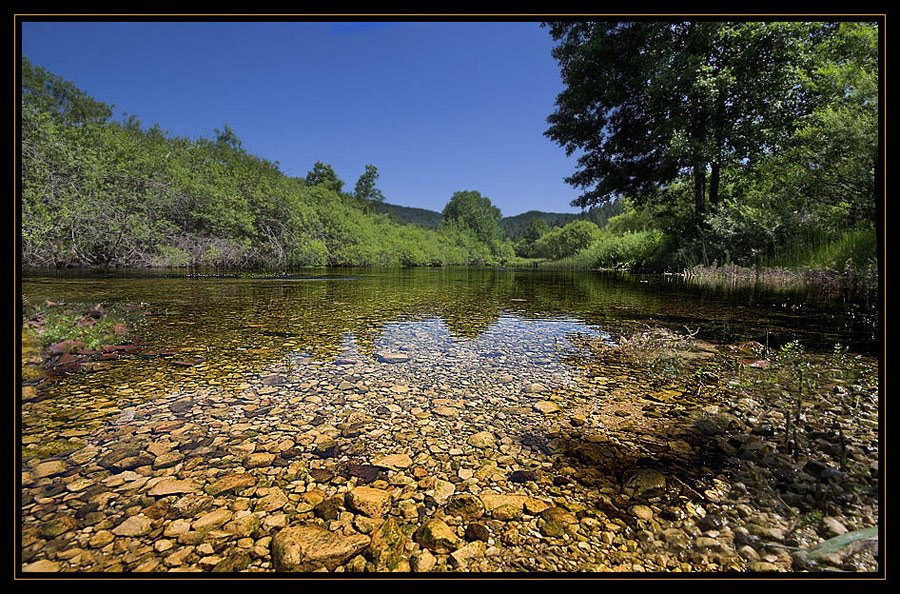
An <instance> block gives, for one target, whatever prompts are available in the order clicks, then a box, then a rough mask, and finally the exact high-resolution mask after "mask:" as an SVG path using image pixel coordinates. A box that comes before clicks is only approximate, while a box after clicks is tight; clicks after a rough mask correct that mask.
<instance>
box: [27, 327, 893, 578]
mask: <svg viewBox="0 0 900 594" xmlns="http://www.w3.org/2000/svg"><path fill="white" fill-rule="evenodd" d="M453 344H454V345H455V346H453V348H452V349H451V350H450V351H447V352H446V353H445V354H443V355H441V357H440V358H439V359H437V360H435V359H431V358H427V357H425V356H424V355H423V356H419V355H417V354H416V353H417V351H416V350H415V349H414V348H411V349H409V350H402V349H401V350H399V351H394V352H379V353H377V354H376V355H374V356H371V357H368V356H356V357H346V358H342V359H338V360H335V361H333V362H331V361H319V360H314V359H311V358H305V357H295V358H292V359H290V360H286V361H284V362H282V363H276V364H272V365H269V366H268V367H267V368H266V369H264V370H260V371H259V372H255V373H247V374H243V375H242V377H241V381H240V383H239V384H236V385H235V386H234V388H233V389H232V388H230V387H227V386H225V385H222V384H219V383H213V382H200V383H198V384H197V385H195V386H194V387H193V388H190V389H187V388H185V389H183V390H181V391H176V392H172V393H167V394H157V395H156V396H155V397H154V398H152V399H149V400H146V399H141V400H137V401H133V402H130V403H127V404H125V403H123V402H122V400H121V398H127V397H125V396H120V397H119V399H117V398H112V399H111V400H110V402H109V403H108V404H106V405H103V406H104V408H103V409H102V410H103V411H105V412H103V413H102V414H100V415H95V414H91V415H86V416H85V417H80V418H79V420H78V421H69V422H66V423H64V424H62V425H60V424H56V423H45V422H44V423H42V422H41V419H46V418H47V415H48V414H51V411H52V410H54V407H59V406H60V405H61V404H63V405H64V406H65V407H66V408H69V407H78V406H82V407H85V409H86V410H93V409H90V408H88V407H87V403H88V402H92V401H94V400H95V399H96V398H97V397H98V396H97V395H93V394H89V393H85V394H77V393H74V394H71V395H70V396H69V397H68V400H67V402H66V403H52V402H48V401H38V402H27V403H23V421H24V431H23V446H24V447H25V449H26V451H28V450H31V451H34V446H35V445H37V444H41V443H46V442H49V441H54V440H56V441H58V440H63V441H66V442H67V443H68V444H69V446H70V447H71V448H72V449H71V450H70V451H68V452H65V453H61V454H56V455H50V456H47V455H39V456H33V457H30V458H27V460H28V461H27V463H26V465H25V466H24V467H23V469H22V485H23V491H22V514H23V518H22V519H23V541H22V547H23V548H22V555H23V566H24V569H25V570H26V571H104V572H110V571H112V572H118V571H124V572H132V571H134V572H145V571H175V572H178V571H217V572H218V571H238V570H243V571H319V570H331V571H338V572H341V571H344V572H349V571H387V570H399V571H414V572H429V571H468V572H479V571H554V572H568V571H588V572H610V571H625V572H646V571H661V572H684V571H688V572H730V571H740V572H745V571H759V572H769V571H808V570H824V571H833V570H850V571H874V570H875V569H877V566H876V563H875V558H874V557H873V555H872V547H873V541H872V538H871V537H870V536H871V535H870V534H869V533H867V532H862V533H858V532H857V531H860V530H865V529H868V528H871V527H873V526H876V525H877V523H878V512H877V501H878V491H879V489H880V486H879V484H878V480H877V476H878V468H877V458H878V454H877V451H878V450H877V444H878V435H877V420H878V396H877V386H876V382H875V371H874V370H875V362H874V361H873V360H871V359H868V358H863V357H855V356H852V355H849V354H847V353H846V352H840V351H839V352H838V353H837V354H836V355H835V356H834V357H832V358H824V357H822V356H821V355H819V356H812V355H807V354H805V353H795V354H796V356H795V357H794V358H793V359H790V358H786V357H787V355H785V356H783V357H775V356H774V355H773V354H769V355H767V354H765V353H764V352H762V351H761V350H760V349H761V345H756V344H752V343H743V344H737V345H713V344H710V343H705V342H702V341H697V340H694V339H692V338H691V337H689V336H683V335H682V336H679V335H673V334H671V333H669V332H667V331H662V330H653V331H646V332H639V333H634V334H631V335H628V336H625V337H620V338H619V340H618V341H617V344H613V343H611V342H610V341H608V340H606V339H601V338H590V337H584V339H583V341H582V345H581V346H582V347H583V348H582V349H580V350H578V351H573V353H571V354H570V355H566V356H565V357H566V361H565V363H566V365H564V366H555V365H545V366H543V367H537V368H536V367H534V366H526V365H518V366H517V365H508V366H507V367H508V371H502V372H498V370H496V369H493V368H491V367H489V366H487V365H485V363H484V361H485V359H483V358H482V357H483V355H482V354H479V353H476V352H474V351H472V350H470V349H468V347H467V345H466V344H465V343H453ZM502 348H503V347H498V349H499V350H497V352H496V355H492V356H496V357H512V356H514V354H513V353H504V352H503V350H502ZM126 356H128V355H126ZM429 357H430V356H429ZM489 360H493V359H489ZM466 361H468V363H465V362H466ZM807 363H808V364H809V365H810V367H809V369H816V370H820V372H819V373H818V374H816V375H814V376H813V379H814V382H813V383H809V384H808V385H807V387H806V388H805V390H806V391H805V392H803V393H802V394H801V397H800V398H799V400H797V401H795V400H796V399H795V398H793V397H792V394H794V393H795V387H794V384H793V383H792V382H793V379H792V378H793V376H792V375H791V374H792V371H791V370H792V369H795V368H799V367H797V366H800V365H805V364H807ZM463 364H467V365H470V366H471V369H472V370H473V371H471V372H467V375H468V377H469V379H468V381H467V382H466V383H463V384H459V383H456V382H451V381H449V379H448V378H449V377H450V376H449V375H448V374H452V372H453V370H452V368H448V365H451V366H453V367H454V368H455V367H457V366H459V365H463ZM118 390H119V391H120V392H122V391H128V390H129V388H128V387H125V386H120V387H119V388H118ZM123 393H124V392H123ZM798 402H799V404H798ZM798 406H799V411H800V412H799V415H798V414H797V411H798ZM788 418H797V419H800V420H799V421H797V422H795V423H793V424H791V425H787V424H786V419H788ZM786 427H787V430H785V428H786ZM786 437H787V439H786ZM854 532H856V533H857V535H862V536H864V537H866V538H862V539H860V540H856V541H854V543H851V544H850V545H849V546H844V547H842V548H838V549H837V551H831V552H829V553H827V554H825V553H822V549H821V548H819V549H817V548H816V547H821V546H822V545H823V543H826V542H828V539H830V538H831V537H834V536H838V535H841V534H846V533H854ZM832 542H833V541H832ZM826 552H827V551H826Z"/></svg>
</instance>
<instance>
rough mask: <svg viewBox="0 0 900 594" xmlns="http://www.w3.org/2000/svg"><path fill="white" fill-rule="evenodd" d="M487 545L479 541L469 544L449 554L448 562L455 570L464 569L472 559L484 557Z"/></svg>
mask: <svg viewBox="0 0 900 594" xmlns="http://www.w3.org/2000/svg"><path fill="white" fill-rule="evenodd" d="M486 548H487V545H485V544H484V542H483V541H481V540H476V541H473V542H470V543H468V544H466V545H464V546H461V547H460V548H458V549H456V550H455V551H453V552H452V553H450V562H451V564H452V565H453V566H454V567H456V568H457V569H465V568H466V566H467V565H468V564H469V562H470V561H472V560H473V559H481V558H482V557H484V551H485V549H486Z"/></svg>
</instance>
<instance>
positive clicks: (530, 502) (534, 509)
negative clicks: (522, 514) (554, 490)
mask: <svg viewBox="0 0 900 594" xmlns="http://www.w3.org/2000/svg"><path fill="white" fill-rule="evenodd" d="M548 507H552V506H551V505H550V504H549V503H547V502H546V501H541V500H540V499H535V498H534V497H529V498H528V499H526V500H525V511H526V512H528V513H529V514H531V515H533V516H536V515H539V514H540V513H541V512H542V511H544V510H545V509H547V508H548Z"/></svg>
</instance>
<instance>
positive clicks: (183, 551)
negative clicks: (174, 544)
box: [163, 546, 194, 567]
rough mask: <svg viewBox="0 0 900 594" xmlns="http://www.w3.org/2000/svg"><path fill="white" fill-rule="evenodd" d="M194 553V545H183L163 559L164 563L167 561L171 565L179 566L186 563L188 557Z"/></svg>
mask: <svg viewBox="0 0 900 594" xmlns="http://www.w3.org/2000/svg"><path fill="white" fill-rule="evenodd" d="M193 553H194V547H193V546H187V547H183V548H180V549H178V550H177V551H175V552H174V553H172V554H170V555H169V556H168V557H166V558H165V559H163V563H165V564H166V565H168V566H169V567H179V566H181V565H184V564H185V562H186V561H187V559H188V557H190V556H191V555H192V554H193Z"/></svg>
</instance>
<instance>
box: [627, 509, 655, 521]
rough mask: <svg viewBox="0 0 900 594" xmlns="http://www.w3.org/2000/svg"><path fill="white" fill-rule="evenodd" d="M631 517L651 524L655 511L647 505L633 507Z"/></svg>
mask: <svg viewBox="0 0 900 594" xmlns="http://www.w3.org/2000/svg"><path fill="white" fill-rule="evenodd" d="M631 515H633V516H634V517H635V518H637V519H639V520H643V521H645V522H649V521H650V520H652V519H653V510H652V509H650V508H649V507H647V506H646V505H632V506H631Z"/></svg>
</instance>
